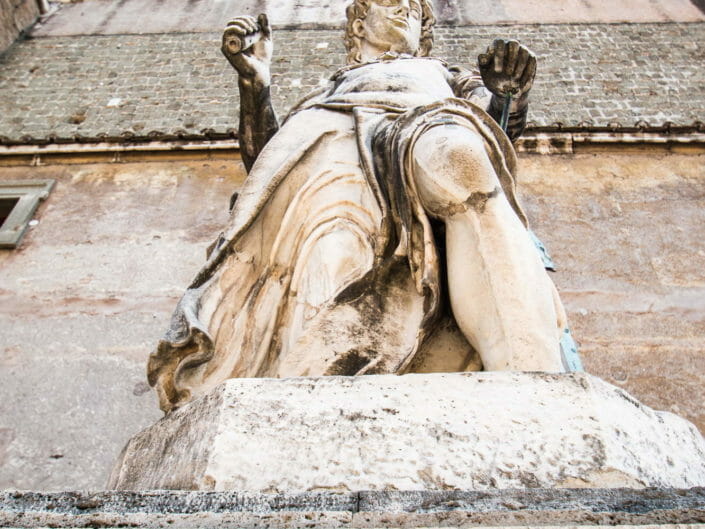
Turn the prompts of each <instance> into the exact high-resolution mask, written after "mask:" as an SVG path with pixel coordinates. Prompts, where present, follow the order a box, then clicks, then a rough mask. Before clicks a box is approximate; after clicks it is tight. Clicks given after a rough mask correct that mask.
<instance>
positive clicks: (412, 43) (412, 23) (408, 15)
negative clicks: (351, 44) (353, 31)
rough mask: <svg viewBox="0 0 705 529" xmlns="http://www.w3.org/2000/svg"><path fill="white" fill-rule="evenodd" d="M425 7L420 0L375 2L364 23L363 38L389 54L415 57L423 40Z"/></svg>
mask: <svg viewBox="0 0 705 529" xmlns="http://www.w3.org/2000/svg"><path fill="white" fill-rule="evenodd" d="M421 17H422V12H421V4H420V3H419V1H418V0H372V2H370V8H369V10H368V11H367V16H366V17H365V19H364V20H363V21H362V29H363V34H362V38H363V40H364V41H366V43H367V44H368V45H369V46H372V47H373V48H377V49H379V50H380V54H381V53H384V52H385V51H395V52H398V53H409V54H412V55H413V54H414V53H415V52H416V51H417V50H418V49H419V39H420V37H421Z"/></svg>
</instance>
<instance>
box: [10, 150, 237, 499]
mask: <svg viewBox="0 0 705 529" xmlns="http://www.w3.org/2000/svg"><path fill="white" fill-rule="evenodd" d="M19 178H55V179H56V180H57V184H56V187H55V189H54V191H53V192H52V193H51V195H50V197H49V199H48V200H47V201H46V202H45V203H44V204H43V205H42V206H41V207H40V209H39V212H38V214H37V215H36V216H35V218H36V219H38V220H39V224H38V225H37V226H35V227H33V228H30V231H29V232H28V234H27V235H26V236H25V239H24V241H23V242H22V245H21V247H20V248H19V249H18V250H0V270H2V273H0V489H6V488H19V489H38V490H44V489H48V490H64V489H69V488H70V489H74V488H92V489H100V488H103V487H104V486H105V481H106V480H107V476H108V473H109V471H110V468H111V466H112V464H113V462H114V460H115V458H116V457H117V454H118V453H119V451H120V448H121V446H122V445H123V444H124V443H125V442H126V441H127V439H128V438H129V437H130V436H131V435H133V434H134V433H135V432H137V431H138V430H140V429H142V428H144V427H146V426H148V425H149V424H151V423H152V422H154V421H155V420H156V419H157V418H159V417H160V416H161V412H160V411H159V409H158V405H157V402H156V398H155V396H154V392H152V391H150V388H149V386H148V385H147V383H146V372H145V370H146V359H147V355H148V354H149V352H150V351H151V350H152V348H153V347H154V346H155V345H156V343H157V340H158V339H159V338H160V337H161V335H162V334H163V332H164V331H165V330H166V327H167V325H168V322H169V317H170V315H171V312H172V310H173V309H174V307H175V305H176V302H177V301H178V299H179V297H180V296H181V294H182V293H183V291H184V289H185V287H186V286H187V285H188V283H189V282H190V281H191V279H192V276H193V275H194V274H195V272H196V271H197V270H198V269H199V268H200V266H201V264H202V263H203V261H204V260H205V249H206V247H207V246H208V244H210V242H212V240H213V238H214V237H215V235H216V234H217V232H218V230H219V229H220V227H221V226H222V225H223V223H224V222H225V220H226V218H227V215H228V211H227V210H228V201H229V197H230V194H231V193H232V190H233V189H234V188H236V187H237V185H238V184H239V182H240V181H241V180H242V172H241V169H240V165H239V162H237V161H219V162H214V161H202V162H183V161H182V162H179V163H176V164H173V163H172V164H162V163H157V162H154V163H139V164H112V165H64V166H50V167H32V168H27V167H0V181H2V180H7V179H19Z"/></svg>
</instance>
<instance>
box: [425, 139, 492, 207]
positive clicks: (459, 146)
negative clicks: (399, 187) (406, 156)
mask: <svg viewBox="0 0 705 529" xmlns="http://www.w3.org/2000/svg"><path fill="white" fill-rule="evenodd" d="M413 165H414V182H415V184H416V189H417V191H418V194H419V198H420V199H421V202H422V204H423V206H424V207H425V208H426V209H427V210H428V211H429V213H431V214H432V215H435V216H438V217H446V216H449V215H453V214H456V213H460V212H463V211H465V210H467V209H468V208H469V207H476V206H477V207H484V205H485V204H486V202H487V201H488V200H489V199H491V198H493V197H494V196H496V195H498V194H499V193H500V192H501V187H500V185H499V179H498V178H497V175H496V173H495V170H494V168H493V166H492V163H491V162H490V159H489V157H488V155H487V150H486V147H485V143H484V141H483V139H482V137H481V136H480V135H479V134H478V133H476V132H474V131H473V130H470V129H468V128H466V127H461V126H443V127H433V128H431V129H429V130H428V131H426V132H424V133H423V134H422V135H421V136H420V137H419V139H418V140H417V141H416V143H415V145H414V150H413Z"/></svg>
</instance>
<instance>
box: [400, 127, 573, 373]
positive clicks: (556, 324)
mask: <svg viewBox="0 0 705 529" xmlns="http://www.w3.org/2000/svg"><path fill="white" fill-rule="evenodd" d="M413 156H414V173H415V179H414V182H415V185H416V187H417V192H418V194H419V197H420V198H421V202H422V204H423V206H424V208H425V209H426V210H427V211H428V212H429V213H430V214H431V215H432V216H434V217H437V218H440V219H442V220H444V221H445V224H446V247H447V259H448V285H449V290H450V299H451V306H452V309H453V314H454V316H455V319H456V321H457V323H458V325H459V327H460V329H461V331H462V332H463V334H465V336H466V338H467V339H468V341H469V342H470V343H471V344H472V345H473V347H475V348H476V349H477V351H478V353H479V354H480V357H481V358H482V362H483V364H484V367H485V369H486V370H521V371H554V372H556V371H562V370H563V368H562V363H561V357H560V346H559V338H560V332H561V331H562V323H563V322H562V321H559V320H563V319H564V315H563V312H562V307H558V306H557V305H556V298H554V291H555V288H554V286H553V284H552V282H551V280H550V279H549V277H548V274H547V273H546V271H545V270H544V268H543V264H542V262H541V259H540V258H539V255H538V252H537V251H536V249H535V247H534V244H533V242H532V241H531V239H530V237H529V235H528V232H527V231H526V228H525V227H524V226H523V224H522V223H521V221H520V220H519V218H518V217H517V215H516V214H515V213H514V210H513V209H512V207H511V206H510V204H509V202H508V201H507V198H506V197H505V195H504V193H503V192H502V189H501V186H500V183H499V179H498V178H497V175H496V173H495V171H494V168H493V167H492V164H491V162H490V160H489V158H488V156H487V153H486V150H485V146H484V142H483V140H482V138H481V137H480V136H479V135H478V134H477V133H475V132H474V131H472V130H470V129H467V128H465V127H462V126H460V125H446V126H442V127H434V128H431V129H429V130H428V131H426V132H424V133H423V135H422V136H421V137H420V138H419V139H418V141H417V142H416V144H415V146H414V151H413ZM558 303H559V304H560V301H558Z"/></svg>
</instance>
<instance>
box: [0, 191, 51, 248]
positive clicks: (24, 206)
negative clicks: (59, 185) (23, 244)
mask: <svg viewBox="0 0 705 529" xmlns="http://www.w3.org/2000/svg"><path fill="white" fill-rule="evenodd" d="M54 184H56V180H52V179H37V180H5V181H1V180H0V199H13V198H16V199H17V204H15V207H13V208H12V211H11V212H10V214H9V215H8V217H7V219H6V220H5V222H4V223H3V225H2V227H0V248H17V246H18V245H19V244H20V241H21V240H22V237H23V236H24V234H25V232H26V231H27V226H29V221H30V220H32V216H33V215H34V212H35V211H36V210H37V207H38V206H39V203H40V202H41V201H42V200H45V199H46V198H47V197H48V196H49V193H50V192H51V190H52V189H54Z"/></svg>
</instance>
